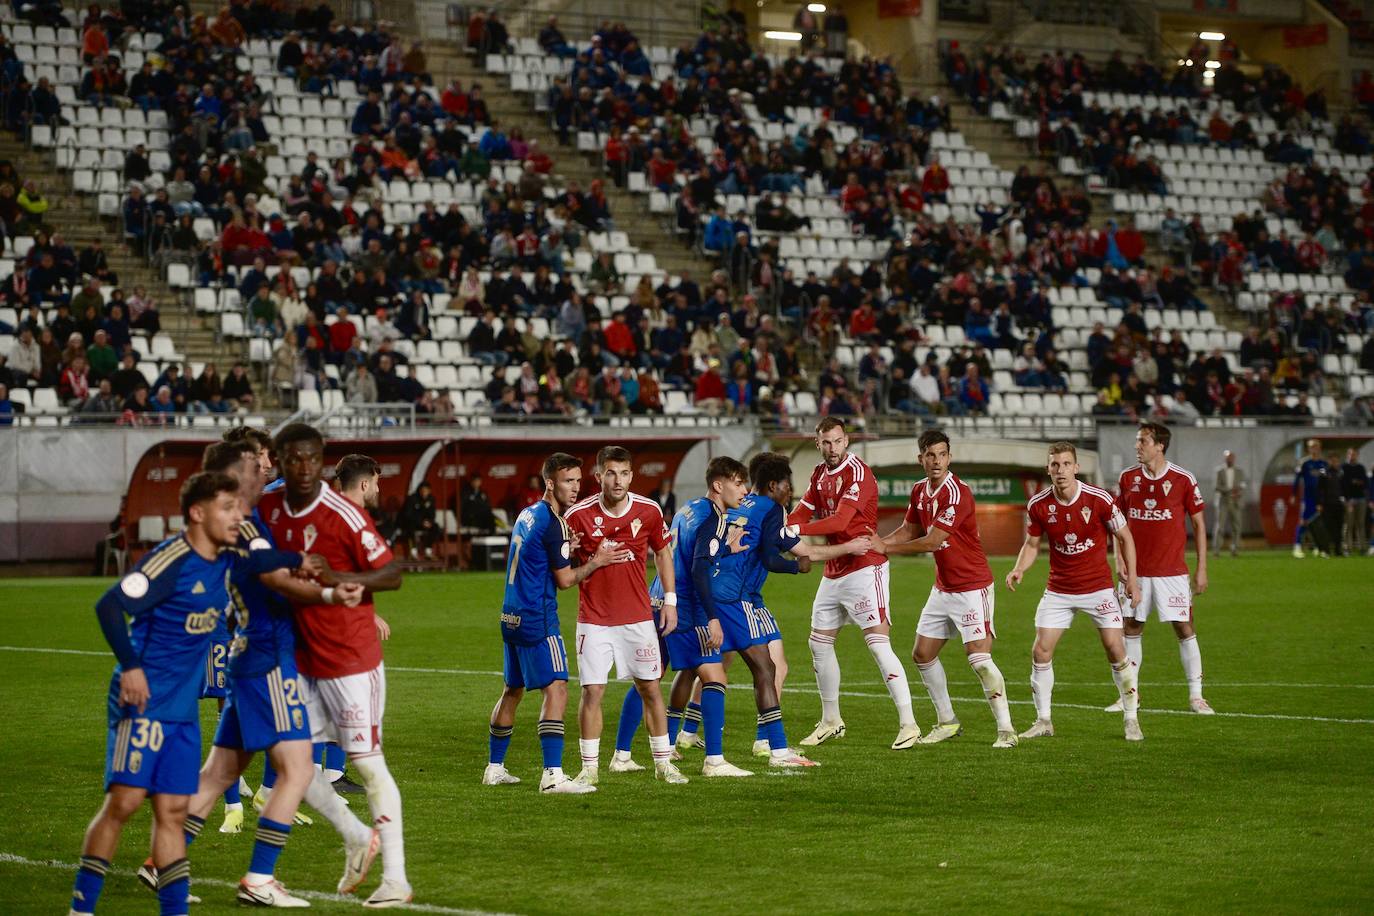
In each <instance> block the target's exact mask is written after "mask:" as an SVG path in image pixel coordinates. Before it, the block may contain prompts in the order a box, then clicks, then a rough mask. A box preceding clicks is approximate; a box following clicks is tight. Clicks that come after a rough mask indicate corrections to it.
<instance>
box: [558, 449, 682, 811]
mask: <svg viewBox="0 0 1374 916" xmlns="http://www.w3.org/2000/svg"><path fill="white" fill-rule="evenodd" d="M596 473H597V476H598V477H599V478H600V480H601V492H600V493H598V494H597V495H596V496H593V497H591V498H589V499H584V500H583V501H581V502H579V503H577V504H575V505H574V506H573V507H572V508H571V509H569V510H568V511H567V512H566V513H564V515H563V520H564V521H565V522H567V524H568V529H569V531H570V533H571V535H572V539H573V543H574V550H575V551H576V557H577V562H578V565H582V564H584V563H587V562H588V561H590V559H591V558H592V556H593V555H594V554H595V553H596V552H597V550H598V549H600V547H601V544H602V542H603V541H608V540H609V541H613V542H614V544H615V546H616V547H617V548H621V549H624V550H629V551H631V552H632V553H633V554H634V557H633V560H632V561H631V562H628V563H613V564H610V565H608V566H603V567H601V568H600V569H598V570H596V571H595V572H593V573H591V574H590V575H589V576H587V578H586V579H585V580H583V582H582V585H581V586H580V587H579V588H578V594H577V673H578V677H579V678H580V679H581V681H582V698H581V702H580V703H579V704H578V709H577V718H578V724H579V725H580V727H581V731H582V739H581V741H580V742H579V745H580V747H581V749H582V772H580V773H578V775H577V780H578V781H579V782H581V783H583V784H584V785H596V783H597V780H598V777H599V773H600V757H601V727H602V724H601V699H602V697H603V696H604V695H605V693H606V681H607V680H608V679H609V677H610V672H611V666H612V665H614V666H615V670H616V674H617V675H618V676H619V677H620V678H621V679H622V680H623V679H625V678H627V677H628V678H634V689H635V690H637V691H639V695H640V698H641V699H642V700H643V701H644V720H645V724H646V726H647V728H648V732H649V749H650V751H651V752H652V754H653V758H654V775H655V777H657V778H658V779H662V780H663V781H664V782H667V783H670V784H673V785H677V784H681V783H685V782H687V777H686V776H683V775H682V773H680V772H679V771H678V768H677V767H676V766H674V765H673V762H672V759H671V756H672V751H673V748H672V745H671V744H670V743H669V741H668V718H667V710H666V709H665V708H664V706H663V692H662V691H661V690H660V689H659V681H660V680H661V679H662V677H663V655H662V652H661V650H660V647H659V640H658V637H659V633H658V631H656V630H655V629H654V612H653V607H652V605H650V603H649V586H648V583H647V582H646V580H645V577H644V570H645V567H644V563H645V561H646V560H647V559H648V555H649V552H650V551H653V554H654V564H655V565H656V566H657V568H658V574H659V577H660V579H661V581H662V582H663V590H664V595H663V608H662V610H661V611H660V612H659V613H660V622H661V626H662V633H663V635H667V634H668V633H671V632H672V631H673V629H674V628H675V626H676V625H677V593H676V592H675V591H674V587H675V586H676V583H675V582H674V581H673V547H672V541H671V539H670V537H669V534H668V527H667V526H666V525H665V524H664V523H663V510H662V509H660V508H659V506H658V503H656V502H654V501H653V500H652V499H647V498H645V497H643V496H639V495H638V494H635V493H631V492H630V483H631V482H632V481H633V480H634V466H633V461H632V459H631V457H630V453H629V452H628V451H626V450H625V449H623V448H620V447H619V446H615V445H607V446H604V447H603V448H602V449H601V451H599V452H597V455H596ZM617 764H618V765H617ZM638 769H642V767H640V766H638V765H637V764H635V763H633V762H628V765H627V762H625V761H619V762H617V763H613V764H612V770H613V771H617V772H619V771H628V770H638Z"/></svg>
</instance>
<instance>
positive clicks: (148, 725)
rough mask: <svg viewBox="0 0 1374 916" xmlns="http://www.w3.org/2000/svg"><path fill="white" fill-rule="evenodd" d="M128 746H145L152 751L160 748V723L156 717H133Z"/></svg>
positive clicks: (155, 751) (154, 751)
mask: <svg viewBox="0 0 1374 916" xmlns="http://www.w3.org/2000/svg"><path fill="white" fill-rule="evenodd" d="M129 746H130V747H134V748H140V749H142V748H145V747H146V748H148V750H150V751H152V752H153V753H157V752H158V751H160V750H162V723H161V722H159V721H157V720H156V719H135V720H134V733H133V734H132V735H131V736H130V737H129Z"/></svg>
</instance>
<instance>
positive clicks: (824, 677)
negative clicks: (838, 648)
mask: <svg viewBox="0 0 1374 916" xmlns="http://www.w3.org/2000/svg"><path fill="white" fill-rule="evenodd" d="M807 642H808V643H809V644H810V646H811V665H812V667H813V668H815V670H816V689H817V690H819V691H820V694H821V720H822V721H825V722H838V721H840V662H839V659H837V658H836V657H835V637H834V636H824V635H822V634H820V633H815V632H813V633H812V634H811V638H810V639H809V640H807ZM889 651H890V650H889ZM908 702H910V701H909V700H908Z"/></svg>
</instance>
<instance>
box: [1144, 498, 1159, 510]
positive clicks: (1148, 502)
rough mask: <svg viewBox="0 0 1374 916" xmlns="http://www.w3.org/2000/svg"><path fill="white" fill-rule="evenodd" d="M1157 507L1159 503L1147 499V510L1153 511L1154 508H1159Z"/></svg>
mask: <svg viewBox="0 0 1374 916" xmlns="http://www.w3.org/2000/svg"><path fill="white" fill-rule="evenodd" d="M1157 505H1158V503H1157V502H1156V501H1155V500H1153V499H1147V500H1145V508H1146V509H1153V508H1154V507H1155V506H1157Z"/></svg>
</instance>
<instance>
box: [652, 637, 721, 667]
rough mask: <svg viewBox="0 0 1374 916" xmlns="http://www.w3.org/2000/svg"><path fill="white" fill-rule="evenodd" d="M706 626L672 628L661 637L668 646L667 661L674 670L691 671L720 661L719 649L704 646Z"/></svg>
mask: <svg viewBox="0 0 1374 916" xmlns="http://www.w3.org/2000/svg"><path fill="white" fill-rule="evenodd" d="M706 636H707V630H706V627H687V628H685V629H684V628H682V627H679V628H678V629H676V630H674V631H673V632H671V633H669V634H668V635H667V636H665V637H663V642H664V643H665V644H666V645H667V647H668V663H669V664H670V665H672V666H673V670H674V671H691V670H692V669H693V668H698V667H700V666H702V665H705V664H709V663H711V662H719V661H720V650H719V649H716V650H715V651H714V652H712V651H708V650H707V648H706Z"/></svg>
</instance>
